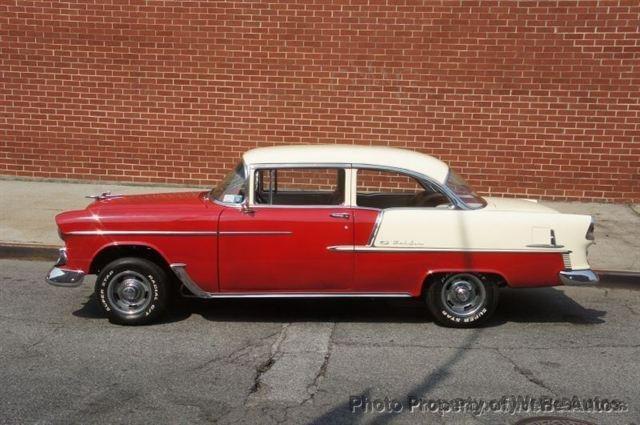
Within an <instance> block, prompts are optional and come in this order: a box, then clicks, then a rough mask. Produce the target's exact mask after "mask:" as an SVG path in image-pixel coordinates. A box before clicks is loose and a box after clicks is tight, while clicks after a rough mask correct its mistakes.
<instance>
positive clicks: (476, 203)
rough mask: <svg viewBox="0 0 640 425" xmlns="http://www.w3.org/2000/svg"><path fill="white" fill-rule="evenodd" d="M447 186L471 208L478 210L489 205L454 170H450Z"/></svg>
mask: <svg viewBox="0 0 640 425" xmlns="http://www.w3.org/2000/svg"><path fill="white" fill-rule="evenodd" d="M446 184H447V187H448V188H449V189H450V190H451V191H452V192H453V193H455V194H456V195H457V196H458V198H460V200H461V201H462V202H464V203H465V205H466V206H468V207H469V208H472V209H477V208H483V207H484V206H486V205H487V201H485V200H484V199H482V197H481V196H480V195H478V194H477V193H476V192H475V191H474V190H473V189H471V186H469V184H468V183H467V182H466V181H464V179H463V178H462V177H460V176H459V175H457V174H456V173H455V172H454V171H453V170H449V176H448V177H447V183H446Z"/></svg>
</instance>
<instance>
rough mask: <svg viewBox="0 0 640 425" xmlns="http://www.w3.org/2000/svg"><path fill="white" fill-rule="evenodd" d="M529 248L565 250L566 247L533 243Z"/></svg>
mask: <svg viewBox="0 0 640 425" xmlns="http://www.w3.org/2000/svg"><path fill="white" fill-rule="evenodd" d="M527 248H564V245H555V244H549V243H532V244H530V245H527Z"/></svg>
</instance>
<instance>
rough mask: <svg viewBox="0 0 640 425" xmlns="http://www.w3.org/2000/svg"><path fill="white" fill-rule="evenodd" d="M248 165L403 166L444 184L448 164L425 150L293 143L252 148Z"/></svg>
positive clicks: (246, 158)
mask: <svg viewBox="0 0 640 425" xmlns="http://www.w3.org/2000/svg"><path fill="white" fill-rule="evenodd" d="M243 160H244V162H245V164H247V165H249V166H250V165H256V164H366V165H373V166H382V167H393V168H403V169H405V170H409V171H414V172H417V173H420V174H423V175H425V176H427V177H430V178H432V179H433V180H436V181H437V182H439V183H444V181H445V180H446V178H447V174H448V173H449V166H448V165H447V164H445V163H444V162H442V161H440V160H439V159H437V158H434V157H432V156H429V155H425V154H423V153H419V152H415V151H411V150H407V149H398V148H390V147H383V146H358V145H292V146H273V147H265V148H257V149H252V150H249V151H247V152H245V154H244V155H243Z"/></svg>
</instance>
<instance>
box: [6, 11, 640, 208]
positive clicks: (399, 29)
mask: <svg viewBox="0 0 640 425" xmlns="http://www.w3.org/2000/svg"><path fill="white" fill-rule="evenodd" d="M639 18H640V4H639V3H638V2H632V1H600V2H595V1H579V2H578V1H523V2H517V3H516V2H511V1H499V2H496V1H482V2H480V1H444V2H435V1H424V2H420V1H398V2H396V1H391V0H385V1H377V0H371V1H360V0H352V1H343V2H330V1H326V0H315V1H299V0H296V1H279V2H272V3H263V2H259V1H241V2H205V1H203V2H191V1H173V2H168V1H166V2H165V1H153V0H148V1H126V0H119V1H106V0H93V1H84V0H70V1H62V2H41V1H30V0H20V1H15V0H14V1H3V2H2V3H0V50H1V51H0V78H1V80H0V174H2V175H12V176H24V177H39V178H56V179H60V178H63V179H66V178H69V179H86V180H110V181H135V182H145V183H178V184H196V185H211V184H212V183H213V182H214V181H216V180H218V179H220V178H221V176H222V174H223V173H224V171H223V169H227V168H229V167H231V166H232V164H233V163H235V162H236V161H237V159H238V157H239V155H240V154H241V152H243V151H244V150H246V149H248V148H251V147H255V146H263V145H277V144H297V143H357V144H376V145H392V146H400V147H408V148H411V149H415V150H419V151H422V152H427V153H430V154H433V155H435V156H437V157H439V158H441V159H443V160H445V161H448V162H449V163H451V164H452V165H453V166H454V167H455V168H457V169H459V170H460V171H461V174H462V175H463V176H464V177H465V178H467V179H468V180H469V181H470V182H471V183H473V184H474V185H475V186H476V187H477V189H478V190H479V191H481V192H483V193H491V194H499V195H503V194H504V195H524V196H529V197H544V198H553V199H583V200H604V201H615V202H623V201H635V202H638V201H640V183H639V181H640V171H639V165H638V164H639V160H640V66H639V60H640V28H639V25H640V24H639V22H640V19H639Z"/></svg>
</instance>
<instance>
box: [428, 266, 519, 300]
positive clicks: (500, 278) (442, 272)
mask: <svg viewBox="0 0 640 425" xmlns="http://www.w3.org/2000/svg"><path fill="white" fill-rule="evenodd" d="M458 273H470V274H474V275H479V276H480V277H481V278H483V279H491V280H492V281H493V282H495V283H496V285H497V286H498V287H499V288H502V287H506V286H509V282H508V281H507V279H506V278H505V277H504V275H503V274H502V273H500V272H499V271H497V270H492V269H439V270H429V271H428V272H427V273H426V274H425V276H424V278H423V279H422V288H421V291H420V295H421V296H424V295H425V293H426V291H427V290H428V289H429V286H430V285H431V284H432V283H433V282H434V281H435V280H436V279H439V278H442V277H444V276H450V275H452V274H458Z"/></svg>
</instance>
